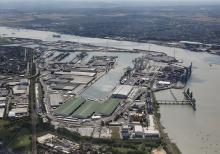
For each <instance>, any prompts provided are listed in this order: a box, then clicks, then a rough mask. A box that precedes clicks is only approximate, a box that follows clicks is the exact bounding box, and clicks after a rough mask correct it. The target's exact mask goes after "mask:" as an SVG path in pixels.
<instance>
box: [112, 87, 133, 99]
mask: <svg viewBox="0 0 220 154" xmlns="http://www.w3.org/2000/svg"><path fill="white" fill-rule="evenodd" d="M132 88H133V87H132V86H130V85H120V86H119V87H118V88H116V90H115V91H114V92H113V94H112V97H114V98H127V97H128V95H129V94H130V92H131V91H132Z"/></svg>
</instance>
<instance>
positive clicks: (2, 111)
mask: <svg viewBox="0 0 220 154" xmlns="http://www.w3.org/2000/svg"><path fill="white" fill-rule="evenodd" d="M4 113H5V108H0V119H2V118H3V117H4Z"/></svg>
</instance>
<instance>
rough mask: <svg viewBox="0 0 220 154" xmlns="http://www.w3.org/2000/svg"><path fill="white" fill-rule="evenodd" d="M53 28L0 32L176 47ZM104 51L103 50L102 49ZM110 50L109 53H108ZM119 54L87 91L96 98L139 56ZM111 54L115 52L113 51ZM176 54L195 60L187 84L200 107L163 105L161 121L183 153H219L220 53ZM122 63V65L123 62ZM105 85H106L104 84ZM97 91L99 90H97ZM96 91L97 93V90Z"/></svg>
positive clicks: (1, 29)
mask: <svg viewBox="0 0 220 154" xmlns="http://www.w3.org/2000/svg"><path fill="white" fill-rule="evenodd" d="M3 34H4V35H3ZM53 34H56V33H53V32H47V31H36V30H25V29H11V28H7V27H0V35H1V36H4V37H7V36H8V37H18V38H31V39H40V40H43V41H58V40H64V41H73V42H80V43H89V44H92V45H97V46H105V45H106V44H108V46H109V47H115V48H122V49H149V47H150V49H151V50H154V51H160V52H165V53H167V54H168V55H171V56H172V55H173V51H174V49H173V48H170V47H164V46H160V45H154V44H146V43H137V42H129V41H116V40H107V39H99V38H87V37H79V36H73V35H61V38H54V37H53ZM102 54H103V53H102ZM107 54H110V53H107ZM114 54H118V55H119V60H120V61H121V63H120V65H118V67H116V68H115V69H114V70H112V71H110V72H109V74H107V75H106V76H104V77H103V78H101V79H100V81H98V82H96V83H95V84H94V85H93V86H92V87H91V88H89V89H90V90H89V89H88V90H87V91H86V92H85V95H87V96H89V97H92V98H95V97H98V98H99V96H100V95H97V94H101V95H104V97H105V95H106V92H105V91H109V90H110V89H111V88H112V87H114V86H115V85H116V84H117V82H118V81H116V80H117V79H118V78H119V77H120V75H121V74H122V73H123V72H122V71H123V69H124V67H126V65H130V64H131V61H132V59H134V57H136V56H138V55H135V54H129V53H114ZM114 54H112V55H114ZM175 56H176V58H177V59H179V60H183V61H184V64H185V65H189V64H190V63H191V62H192V63H193V73H192V77H191V79H190V80H189V82H188V84H187V87H189V88H190V89H192V91H193V93H194V97H195V98H196V101H197V111H193V109H192V108H191V107H190V106H161V107H160V111H161V114H162V116H161V121H162V124H163V125H164V126H165V127H166V131H167V132H168V134H169V136H170V138H171V139H172V140H173V142H175V143H176V144H177V145H178V147H179V148H180V150H181V151H182V153H183V154H219V153H220V120H219V117H220V112H219V110H220V97H218V95H219V94H220V81H219V80H220V57H219V56H215V55H210V54H207V53H196V52H190V51H188V50H184V49H175ZM122 64H123V65H122ZM101 87H104V88H101ZM97 91H98V92H97ZM173 92H174V93H175V94H176V95H177V97H178V98H179V97H182V90H173ZM95 93H96V94H95ZM156 97H157V99H169V97H171V96H170V92H169V91H162V92H159V93H156Z"/></svg>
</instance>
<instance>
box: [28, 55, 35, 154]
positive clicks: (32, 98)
mask: <svg viewBox="0 0 220 154" xmlns="http://www.w3.org/2000/svg"><path fill="white" fill-rule="evenodd" d="M29 58H30V61H29V65H30V69H29V70H30V71H29V76H30V78H29V81H30V92H29V95H30V100H29V103H30V109H31V129H32V137H31V139H32V148H31V149H32V154H37V143H36V141H37V136H36V125H37V113H36V111H35V80H36V75H35V74H36V71H35V64H34V61H33V51H30V55H29Z"/></svg>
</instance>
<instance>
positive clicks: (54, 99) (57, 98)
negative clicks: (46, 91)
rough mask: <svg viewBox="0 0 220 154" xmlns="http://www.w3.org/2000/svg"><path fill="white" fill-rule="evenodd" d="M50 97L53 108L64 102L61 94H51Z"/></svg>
mask: <svg viewBox="0 0 220 154" xmlns="http://www.w3.org/2000/svg"><path fill="white" fill-rule="evenodd" d="M49 99H50V106H51V107H52V108H56V107H58V106H60V105H61V104H62V103H63V99H62V96H61V95H60V94H50V95H49Z"/></svg>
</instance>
